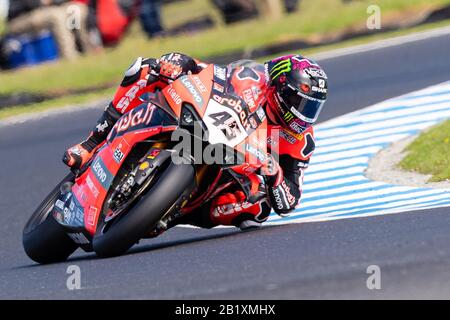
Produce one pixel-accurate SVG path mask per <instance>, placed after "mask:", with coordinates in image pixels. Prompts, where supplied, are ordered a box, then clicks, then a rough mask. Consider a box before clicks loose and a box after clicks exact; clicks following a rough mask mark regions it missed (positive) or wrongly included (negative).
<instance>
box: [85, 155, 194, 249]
mask: <svg viewBox="0 0 450 320" xmlns="http://www.w3.org/2000/svg"><path fill="white" fill-rule="evenodd" d="M160 170H164V172H157V174H158V176H157V177H155V181H152V185H151V186H150V187H148V190H145V194H144V195H143V196H142V198H141V199H140V200H139V201H137V203H135V204H134V206H132V208H131V209H128V210H127V212H124V213H121V214H120V215H119V216H117V217H116V218H114V220H115V221H114V220H113V221H110V222H108V223H106V222H105V220H104V216H103V217H101V218H100V219H102V220H101V221H99V225H98V227H97V231H96V234H95V236H94V239H93V247H94V251H95V252H96V253H97V255H98V256H100V257H112V256H118V255H121V254H123V253H125V252H126V251H127V250H128V249H129V248H130V247H132V246H133V245H134V244H135V243H136V242H137V241H139V240H140V239H142V238H143V237H144V236H145V235H146V234H148V232H149V231H150V230H152V229H153V228H154V227H155V226H156V224H157V223H158V222H159V221H160V220H161V218H162V217H163V216H164V215H165V214H166V213H167V212H168V211H169V210H170V209H171V208H172V207H173V205H174V204H176V203H177V201H179V199H180V198H181V197H182V195H183V194H185V193H186V190H188V189H190V186H192V185H193V183H194V174H195V172H194V168H193V166H192V165H175V164H173V163H172V162H170V164H169V165H168V166H166V167H162V168H161V169H160ZM107 202H108V201H105V203H107ZM104 211H105V210H104Z"/></svg>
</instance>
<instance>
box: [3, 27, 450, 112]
mask: <svg viewBox="0 0 450 320" xmlns="http://www.w3.org/2000/svg"><path fill="white" fill-rule="evenodd" d="M448 24H450V20H446V21H441V22H436V23H431V24H426V25H422V26H419V27H414V28H410V29H403V30H399V31H393V32H388V33H384V34H376V35H372V36H366V37H362V38H358V39H352V40H347V41H343V42H340V43H338V44H333V45H327V46H319V47H315V48H310V49H306V50H303V51H302V53H303V54H304V55H307V56H310V55H313V54H315V53H318V52H324V51H328V50H333V49H338V48H343V47H348V46H353V45H358V44H364V43H368V42H372V41H376V40H381V39H385V38H390V37H394V36H400V35H404V34H408V33H411V32H420V31H424V30H427V29H432V28H438V27H441V26H445V25H448ZM286 53H287V52H286ZM278 55H281V54H278ZM278 55H277V56H278ZM274 56H275V55H274ZM274 56H267V57H263V58H260V59H257V60H258V61H260V62H263V61H267V60H269V59H271V58H273V57H274ZM114 90H115V88H111V89H106V90H101V91H98V92H95V93H89V94H82V95H74V96H68V97H62V98H59V99H53V100H48V101H45V102H42V103H37V104H32V105H25V106H15V107H11V108H7V109H0V119H4V118H7V117H11V116H15V115H19V114H23V113H31V112H40V111H43V110H48V109H54V108H58V107H61V106H66V105H74V104H83V103H87V102H90V101H93V100H98V99H102V98H108V97H109V98H111V97H112V95H113V94H114Z"/></svg>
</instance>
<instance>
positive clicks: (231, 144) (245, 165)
mask: <svg viewBox="0 0 450 320" xmlns="http://www.w3.org/2000/svg"><path fill="white" fill-rule="evenodd" d="M141 101H142V104H141V105H139V106H138V107H136V108H135V109H133V110H131V111H130V112H128V113H126V114H124V115H123V116H122V117H121V118H120V119H119V120H118V121H117V122H116V124H115V125H114V127H113V128H112V130H111V132H110V133H109V135H108V137H107V139H106V140H105V142H104V143H103V144H102V145H101V146H100V147H99V148H98V149H97V151H96V153H95V154H94V155H93V156H92V158H91V159H90V161H89V162H88V163H86V164H85V165H84V166H83V167H82V168H81V169H79V170H72V172H70V173H69V174H68V175H67V176H66V177H65V178H64V179H63V180H62V181H61V182H60V183H59V184H58V185H57V186H56V187H55V188H54V190H53V191H52V192H50V194H49V195H48V196H47V197H46V198H45V200H44V201H43V202H42V203H41V204H40V205H39V206H38V208H37V209H36V210H35V212H34V213H33V215H32V216H31V218H30V219H29V220H28V222H27V224H26V225H25V227H24V230H23V246H24V249H25V252H26V254H27V255H28V256H29V257H30V258H31V259H32V260H34V261H36V262H38V263H52V262H58V261H63V260H65V259H67V258H68V257H69V256H70V255H71V254H72V253H73V252H74V251H75V250H76V249H77V248H82V249H83V250H84V251H86V252H92V251H94V252H95V253H96V254H97V255H98V256H100V257H111V256H117V255H121V254H123V253H125V252H126V251H127V250H128V249H129V248H130V247H132V246H133V245H134V244H136V243H137V242H138V241H139V240H140V239H144V238H152V237H155V235H158V234H160V233H161V231H164V230H165V229H167V226H168V224H169V223H171V222H173V221H174V220H176V219H177V218H179V217H181V216H183V215H186V214H190V213H191V212H193V211H194V210H195V209H196V208H198V207H199V206H201V205H202V204H204V203H205V202H207V201H208V200H210V199H212V198H213V197H214V196H216V195H217V194H219V193H220V192H222V191H225V190H226V189H228V188H239V189H241V190H242V191H243V192H244V193H245V194H246V196H247V199H248V201H249V202H256V201H258V200H260V199H262V197H266V194H265V190H263V189H264V188H261V187H260V186H261V176H260V174H259V172H260V171H259V170H260V169H261V167H262V165H263V163H264V161H265V159H264V157H265V156H266V151H267V150H266V141H267V137H266V132H267V120H266V116H265V113H264V110H263V109H262V108H260V107H259V108H257V109H256V110H251V109H250V108H249V106H248V105H247V104H246V103H245V101H244V100H242V99H241V98H239V97H237V96H236V95H233V94H231V93H229V92H228V90H227V81H226V69H225V68H222V67H220V66H217V65H210V66H208V67H207V68H205V69H204V70H203V71H201V72H200V73H199V74H196V75H185V76H182V77H180V78H179V79H177V80H175V81H173V82H172V83H171V84H170V85H168V86H167V87H166V88H164V89H163V90H161V91H157V92H156V93H153V94H151V96H150V97H147V98H146V99H143V98H142V99H141ZM198 129H200V130H198ZM199 132H200V133H199ZM181 133H183V134H184V135H181ZM175 135H176V136H178V137H186V135H187V136H188V137H190V138H192V139H191V141H190V142H189V141H188V142H189V143H184V144H181V143H180V139H178V140H177V139H174V137H175ZM180 145H183V146H184V147H183V148H180ZM186 145H187V146H188V147H186ZM198 149H200V151H201V152H198ZM208 150H209V153H210V154H213V155H214V159H217V157H219V160H220V161H213V162H212V163H211V161H209V162H207V161H204V159H203V158H202V157H203V156H204V154H205V152H206V151H208ZM211 150H212V151H211ZM193 151H194V152H193ZM175 156H176V157H175ZM175 159H178V160H177V161H175ZM180 160H181V161H180Z"/></svg>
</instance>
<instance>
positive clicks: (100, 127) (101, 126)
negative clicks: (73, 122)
mask: <svg viewBox="0 0 450 320" xmlns="http://www.w3.org/2000/svg"><path fill="white" fill-rule="evenodd" d="M95 127H96V128H97V131H98V132H104V131H105V129H106V128H108V121H106V120H105V121H104V122H103V123H99V124H97V125H96V126H95Z"/></svg>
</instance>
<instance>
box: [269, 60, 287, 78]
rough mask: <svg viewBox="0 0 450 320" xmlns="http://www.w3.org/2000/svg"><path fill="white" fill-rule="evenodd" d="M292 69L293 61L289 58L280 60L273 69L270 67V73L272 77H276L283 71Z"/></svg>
mask: <svg viewBox="0 0 450 320" xmlns="http://www.w3.org/2000/svg"><path fill="white" fill-rule="evenodd" d="M291 70H292V63H291V60H290V59H289V58H287V59H284V60H281V61H278V62H277V63H276V64H275V65H274V66H273V67H272V69H270V72H269V75H270V77H271V78H272V79H276V78H277V77H279V76H280V75H281V74H283V73H287V72H290V71H291Z"/></svg>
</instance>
